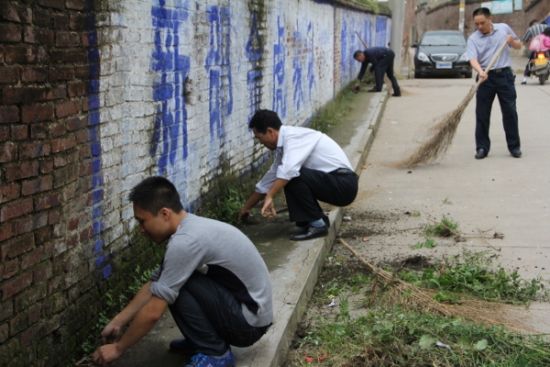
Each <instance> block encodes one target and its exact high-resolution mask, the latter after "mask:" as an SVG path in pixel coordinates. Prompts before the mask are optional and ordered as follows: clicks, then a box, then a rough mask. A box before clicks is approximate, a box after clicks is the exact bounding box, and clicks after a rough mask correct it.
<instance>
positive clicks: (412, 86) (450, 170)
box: [349, 57, 550, 333]
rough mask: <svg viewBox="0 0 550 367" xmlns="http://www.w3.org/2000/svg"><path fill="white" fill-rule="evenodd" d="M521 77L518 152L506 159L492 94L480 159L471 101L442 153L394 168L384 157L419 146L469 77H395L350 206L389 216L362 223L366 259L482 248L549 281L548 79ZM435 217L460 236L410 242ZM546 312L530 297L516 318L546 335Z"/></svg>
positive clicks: (395, 157)
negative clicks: (486, 146)
mask: <svg viewBox="0 0 550 367" xmlns="http://www.w3.org/2000/svg"><path fill="white" fill-rule="evenodd" d="M524 62H525V59H524V58H518V57H515V58H514V69H515V70H516V71H518V70H521V69H522V67H523V65H524ZM520 81H521V74H520V75H518V76H517V78H516V89H517V94H518V99H517V106H518V113H519V130H520V136H521V142H522V151H523V157H522V158H520V159H516V158H513V157H511V156H510V153H509V152H508V150H507V147H506V141H505V137H504V131H503V127H502V122H501V121H502V120H501V114H500V108H499V104H498V100H495V102H494V104H493V112H492V113H493V116H492V119H491V129H490V136H491V141H492V147H491V151H490V153H489V156H488V157H487V158H485V159H482V160H476V159H474V154H475V140H474V130H475V98H474V100H472V101H471V102H470V104H469V105H468V107H467V108H466V110H465V111H464V113H463V115H462V121H461V123H460V124H459V126H458V129H457V132H456V135H455V138H454V141H453V143H452V145H451V146H450V148H449V150H448V151H447V153H446V154H445V155H444V156H443V157H442V158H441V159H440V160H439V161H437V162H435V163H431V164H427V165H423V166H419V167H417V168H415V169H411V170H407V169H397V168H393V167H392V163H394V162H397V161H400V160H402V159H404V158H406V157H408V156H409V154H411V153H412V152H413V151H415V149H417V148H418V147H419V146H420V143H421V142H423V141H424V139H425V138H426V137H428V136H429V135H428V134H429V129H430V127H432V126H433V125H434V124H435V122H436V121H439V120H440V119H441V117H442V116H444V115H445V114H446V113H448V112H450V111H452V110H453V109H455V108H456V107H457V105H458V103H460V101H461V100H462V99H463V98H464V96H465V95H466V94H467V92H468V89H469V88H470V86H471V85H472V83H473V80H466V79H420V80H404V81H401V82H400V83H401V85H402V90H403V95H404V96H403V98H401V99H390V100H389V101H388V103H387V105H386V109H385V111H384V114H383V117H382V121H381V123H380V128H379V130H378V132H377V136H376V139H375V141H374V144H373V146H372V148H371V150H370V152H369V155H368V158H367V163H366V166H365V169H364V170H363V172H362V175H361V181H360V195H359V197H358V199H357V200H356V201H355V202H354V203H353V204H352V205H351V208H350V209H349V210H350V211H351V212H353V211H355V212H361V213H371V215H370V218H372V217H374V215H373V213H375V214H377V215H378V216H381V217H384V218H386V222H389V221H394V223H393V224H392V225H391V227H390V226H388V225H387V223H386V227H385V228H383V230H381V229H380V228H379V229H378V230H377V229H376V228H375V223H374V221H371V222H370V223H369V222H368V221H367V223H364V225H365V226H366V227H367V229H368V230H369V231H370V232H371V233H373V235H371V236H370V237H369V238H368V241H367V242H361V241H356V243H354V245H356V246H358V247H360V251H361V252H362V253H363V254H364V255H365V256H366V257H367V258H369V259H371V260H375V261H395V260H396V259H400V258H401V259H403V258H407V257H410V256H411V255H413V254H421V255H424V256H426V257H427V258H428V259H433V258H435V257H442V256H449V255H454V254H460V253H462V252H463V251H464V250H471V251H476V252H477V251H489V253H491V254H495V255H496V256H497V258H496V261H497V262H498V263H499V264H501V265H502V266H503V267H505V268H506V269H509V270H517V271H518V272H519V274H520V275H521V276H522V277H523V278H526V279H531V278H541V279H542V280H544V281H546V282H548V281H549V280H550V263H549V259H550V225H549V224H550V199H549V198H550V165H549V164H548V157H550V144H549V143H548V136H550V123H549V119H548V114H547V113H546V112H545V111H546V110H545V107H546V106H547V105H548V103H550V84H546V85H544V86H540V85H539V84H538V81H537V80H535V79H532V80H530V81H529V84H527V85H520V84H519V83H520ZM443 216H447V217H449V218H451V219H452V220H453V221H455V222H456V223H458V224H459V229H460V231H461V233H463V234H464V241H463V242H459V243H455V242H454V241H449V242H445V241H442V242H441V243H438V246H437V247H436V248H434V249H414V248H411V247H412V246H411V245H414V244H415V243H416V242H418V241H422V239H423V238H424V237H423V236H424V234H423V231H422V228H423V226H425V225H426V224H432V223H435V222H438V221H440V220H441V218H442V217H443ZM369 226H370V227H369ZM495 233H497V234H502V235H503V236H504V237H503V238H498V237H499V236H495V235H494V234H495ZM494 237H497V238H494ZM438 241H439V240H438ZM548 311H549V307H548V305H547V304H538V303H537V304H534V305H533V306H532V307H531V308H530V311H529V312H528V313H527V314H525V315H523V316H522V318H524V319H526V322H527V324H529V326H531V327H533V328H534V329H535V330H538V331H540V332H546V333H547V332H549V328H548V325H549V322H550V319H549V314H550V313H549V312H548Z"/></svg>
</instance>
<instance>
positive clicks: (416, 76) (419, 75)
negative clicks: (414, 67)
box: [414, 71, 422, 79]
mask: <svg viewBox="0 0 550 367" xmlns="http://www.w3.org/2000/svg"><path fill="white" fill-rule="evenodd" d="M414 78H415V79H420V78H422V74H420V73H419V72H418V71H415V72H414Z"/></svg>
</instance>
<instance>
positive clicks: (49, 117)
mask: <svg viewBox="0 0 550 367" xmlns="http://www.w3.org/2000/svg"><path fill="white" fill-rule="evenodd" d="M0 6H1V9H0V10H1V13H0V205H1V207H0V257H1V264H0V282H1V283H0V362H1V361H5V360H9V361H12V359H9V358H12V357H13V356H14V355H19V356H20V357H21V356H23V357H24V358H23V359H19V360H18V361H19V362H20V363H21V365H41V364H44V365H59V364H62V362H61V361H63V358H65V357H66V355H67V354H69V353H70V352H73V351H74V350H76V349H77V348H78V346H79V344H80V343H82V341H83V340H84V337H85V335H86V332H87V330H88V329H87V328H88V327H89V326H90V325H91V324H93V323H95V320H96V317H97V314H96V312H95V310H96V309H97V307H100V306H101V304H102V302H104V301H105V300H104V299H102V298H101V297H98V287H101V284H102V283H103V279H113V277H116V276H117V271H119V272H120V271H121V270H120V268H117V267H116V266H114V263H115V262H116V259H117V257H120V256H121V255H119V254H121V253H124V251H126V250H127V248H128V243H129V237H130V234H129V233H130V230H131V228H132V226H133V224H134V223H133V219H132V211H131V206H130V205H129V204H128V202H127V199H126V197H127V193H128V191H129V190H130V189H131V187H133V186H134V185H135V184H136V183H137V182H139V181H140V180H141V179H143V178H144V177H146V176H148V175H151V174H161V175H165V176H167V177H169V178H170V179H171V180H172V181H173V182H174V183H175V184H176V186H177V187H178V190H179V191H180V193H181V195H182V199H183V201H184V204H185V206H186V207H187V208H189V209H190V210H194V209H196V208H197V206H198V205H200V197H201V194H203V193H204V192H205V191H206V190H207V189H208V186H209V184H210V181H211V180H212V179H213V178H214V177H216V176H217V175H218V174H220V170H221V169H222V168H221V167H222V164H221V163H224V162H228V163H229V167H230V169H231V170H233V171H235V172H239V173H242V172H245V171H248V170H250V169H251V168H252V167H253V166H254V162H255V161H257V160H258V158H260V157H262V156H263V155H264V154H265V150H264V149H263V148H262V147H260V146H259V145H257V144H256V145H255V144H254V141H253V139H252V135H251V134H250V132H249V131H248V129H247V122H248V120H249V118H250V116H251V115H252V114H253V112H254V111H255V110H256V109H258V108H270V109H273V110H276V111H277V112H278V113H279V114H280V115H281V117H282V119H283V121H284V122H285V123H287V124H293V125H302V124H307V122H308V120H309V119H310V117H311V116H312V115H313V113H314V112H315V111H316V110H317V109H318V108H320V107H321V106H322V105H324V104H325V103H326V102H328V101H329V100H330V99H331V98H333V96H334V95H335V94H336V93H337V92H338V91H339V90H340V89H341V88H342V87H343V86H344V85H346V84H347V83H348V82H350V81H351V80H352V79H353V78H354V77H355V75H356V73H357V72H358V70H359V64H358V63H356V62H355V61H354V60H353V59H352V57H351V56H352V53H353V51H354V50H355V49H360V48H363V46H362V44H361V41H360V40H359V38H358V37H357V35H356V32H357V33H358V34H360V35H361V38H363V39H364V40H365V41H366V42H367V43H368V44H369V45H386V44H387V42H388V40H389V29H390V26H391V20H390V19H389V18H388V17H387V16H377V15H373V14H367V13H364V12H360V11H358V10H355V9H349V8H342V7H334V6H333V5H331V4H329V3H328V2H322V1H321V2H317V1H284V0H277V1H275V0H273V1H268V0H265V1H264V0H237V1H229V0H217V1H209V2H203V1H191V0H150V1H146V0H125V1H115V0H112V1H109V0H102V1H93V0H37V1H16V0H2V1H1V2H0ZM133 257H135V258H136V257H137V256H133ZM119 260H120V259H119ZM121 278H122V277H121ZM4 357H5V358H8V359H4V360H2V359H1V358H4ZM65 361H66V360H65ZM0 364H2V363H0ZM12 364H13V363H12ZM15 365H16V364H15Z"/></svg>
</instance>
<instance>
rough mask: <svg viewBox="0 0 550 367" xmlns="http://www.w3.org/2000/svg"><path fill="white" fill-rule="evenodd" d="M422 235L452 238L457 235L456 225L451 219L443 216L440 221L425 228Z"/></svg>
mask: <svg viewBox="0 0 550 367" xmlns="http://www.w3.org/2000/svg"><path fill="white" fill-rule="evenodd" d="M424 233H425V234H426V236H437V237H452V236H455V235H458V234H459V232H458V223H456V222H455V221H453V220H452V219H451V218H448V217H446V216H443V218H442V219H441V221H439V222H437V223H434V224H432V225H428V226H426V228H425V230H424Z"/></svg>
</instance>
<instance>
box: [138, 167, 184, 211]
mask: <svg viewBox="0 0 550 367" xmlns="http://www.w3.org/2000/svg"><path fill="white" fill-rule="evenodd" d="M128 199H129V200H130V201H131V202H132V203H134V204H135V205H137V206H139V207H140V208H141V209H143V210H146V211H148V212H149V213H151V214H153V215H157V213H158V212H159V210H160V209H162V208H168V209H172V210H173V211H174V212H176V213H179V212H181V211H182V210H183V206H182V205H181V202H180V195H179V194H178V191H177V190H176V187H175V186H174V184H172V183H171V182H170V181H169V180H168V179H166V178H164V177H161V176H153V177H148V178H146V179H145V180H143V181H141V182H140V183H139V184H137V185H136V186H135V187H134V188H133V189H132V191H131V192H130V195H128Z"/></svg>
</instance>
